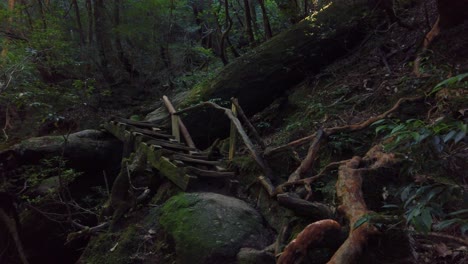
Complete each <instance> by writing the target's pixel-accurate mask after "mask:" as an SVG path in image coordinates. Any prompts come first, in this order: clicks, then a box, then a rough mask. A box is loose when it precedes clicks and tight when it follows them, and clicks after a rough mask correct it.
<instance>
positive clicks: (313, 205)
mask: <svg viewBox="0 0 468 264" xmlns="http://www.w3.org/2000/svg"><path fill="white" fill-rule="evenodd" d="M276 198H277V199H278V203H279V205H281V206H283V207H286V208H288V209H290V210H292V211H294V212H295V213H296V214H298V215H303V216H311V217H314V218H316V219H325V218H331V217H332V215H333V210H332V209H331V208H330V207H329V206H327V205H325V204H322V203H318V202H309V201H306V200H304V199H301V198H299V197H294V196H293V195H291V194H290V193H283V194H278V195H277V197H276Z"/></svg>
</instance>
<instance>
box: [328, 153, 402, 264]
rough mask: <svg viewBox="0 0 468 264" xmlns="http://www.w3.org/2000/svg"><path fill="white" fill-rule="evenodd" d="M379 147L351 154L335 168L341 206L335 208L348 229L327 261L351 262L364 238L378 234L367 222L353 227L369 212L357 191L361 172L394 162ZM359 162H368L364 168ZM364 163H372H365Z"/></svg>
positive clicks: (393, 159) (362, 244)
mask: <svg viewBox="0 0 468 264" xmlns="http://www.w3.org/2000/svg"><path fill="white" fill-rule="evenodd" d="M382 148H383V147H382V146H381V145H376V146H374V147H372V148H371V149H370V150H369V151H368V152H367V154H366V156H365V157H364V158H363V159H361V158H360V157H353V158H352V159H350V160H348V161H347V162H346V163H345V164H343V165H341V166H340V168H339V172H338V181H337V182H336V193H337V196H338V199H339V200H340V201H341V205H340V206H339V207H338V211H339V212H341V213H342V214H344V215H345V216H346V219H347V220H348V222H349V227H350V231H349V235H348V238H347V239H346V241H345V242H344V243H343V245H341V247H340V248H339V249H338V250H337V251H336V252H335V254H334V255H333V257H332V258H331V260H330V261H329V262H328V263H329V264H335V263H337V264H338V263H339V264H343V263H355V261H356V259H357V258H358V257H359V255H360V254H361V253H362V250H363V248H364V246H365V244H366V243H367V238H368V237H369V236H371V235H375V234H377V233H378V231H377V229H376V228H375V227H373V226H371V225H369V224H368V223H367V222H366V223H364V224H362V225H360V226H359V227H357V228H354V226H355V224H356V222H357V221H358V220H359V219H361V218H362V217H363V216H365V215H366V214H368V213H370V211H369V210H368V209H367V206H366V203H365V201H364V197H363V193H362V190H361V187H362V175H361V174H362V172H363V171H366V170H375V169H378V168H381V167H387V166H391V165H394V164H395V163H396V162H397V160H396V159H395V156H394V155H393V154H387V153H383V152H382ZM363 162H365V163H367V164H368V166H367V168H366V169H364V170H363V169H359V167H360V166H361V165H363V164H362V163H363ZM368 162H372V164H370V165H369V163H368Z"/></svg>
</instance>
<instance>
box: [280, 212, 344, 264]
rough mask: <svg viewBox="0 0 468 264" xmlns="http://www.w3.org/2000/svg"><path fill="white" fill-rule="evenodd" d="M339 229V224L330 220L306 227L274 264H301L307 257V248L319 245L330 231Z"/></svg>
mask: <svg viewBox="0 0 468 264" xmlns="http://www.w3.org/2000/svg"><path fill="white" fill-rule="evenodd" d="M339 229H340V224H338V222H336V221H335V220H331V219H326V220H320V221H317V222H315V223H312V224H310V225H308V226H306V228H304V230H302V232H301V233H299V235H297V237H296V239H294V240H293V241H291V243H289V245H288V246H286V248H285V249H284V251H283V253H282V254H281V256H280V258H279V259H278V261H277V262H276V263H277V264H293V263H301V261H302V259H303V258H304V256H306V255H307V250H308V249H309V248H311V247H315V246H317V245H319V244H320V243H321V242H322V241H323V239H324V238H325V236H326V235H327V233H329V232H330V231H338V230H339Z"/></svg>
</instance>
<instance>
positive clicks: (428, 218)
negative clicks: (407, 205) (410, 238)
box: [421, 208, 432, 231]
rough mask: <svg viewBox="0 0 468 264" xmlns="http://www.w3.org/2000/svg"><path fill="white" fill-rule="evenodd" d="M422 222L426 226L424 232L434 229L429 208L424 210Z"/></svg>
mask: <svg viewBox="0 0 468 264" xmlns="http://www.w3.org/2000/svg"><path fill="white" fill-rule="evenodd" d="M421 221H422V223H423V224H424V230H427V231H430V230H431V227H432V215H431V210H430V209H429V208H424V209H423V210H422V212H421Z"/></svg>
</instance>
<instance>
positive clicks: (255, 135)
mask: <svg viewBox="0 0 468 264" xmlns="http://www.w3.org/2000/svg"><path fill="white" fill-rule="evenodd" d="M231 102H232V103H233V104H234V106H235V107H236V108H237V114H238V116H239V117H240V119H241V120H242V122H244V124H245V126H246V127H247V129H248V130H249V132H250V134H251V135H252V137H253V138H254V139H255V141H257V143H258V144H259V145H260V147H261V148H262V150H264V149H265V142H263V139H262V138H261V137H260V135H259V134H258V132H257V129H255V127H254V126H253V125H252V123H251V122H250V120H249V119H248V118H247V116H246V115H245V113H244V110H243V109H242V107H241V106H240V104H239V101H238V100H237V98H231Z"/></svg>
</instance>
